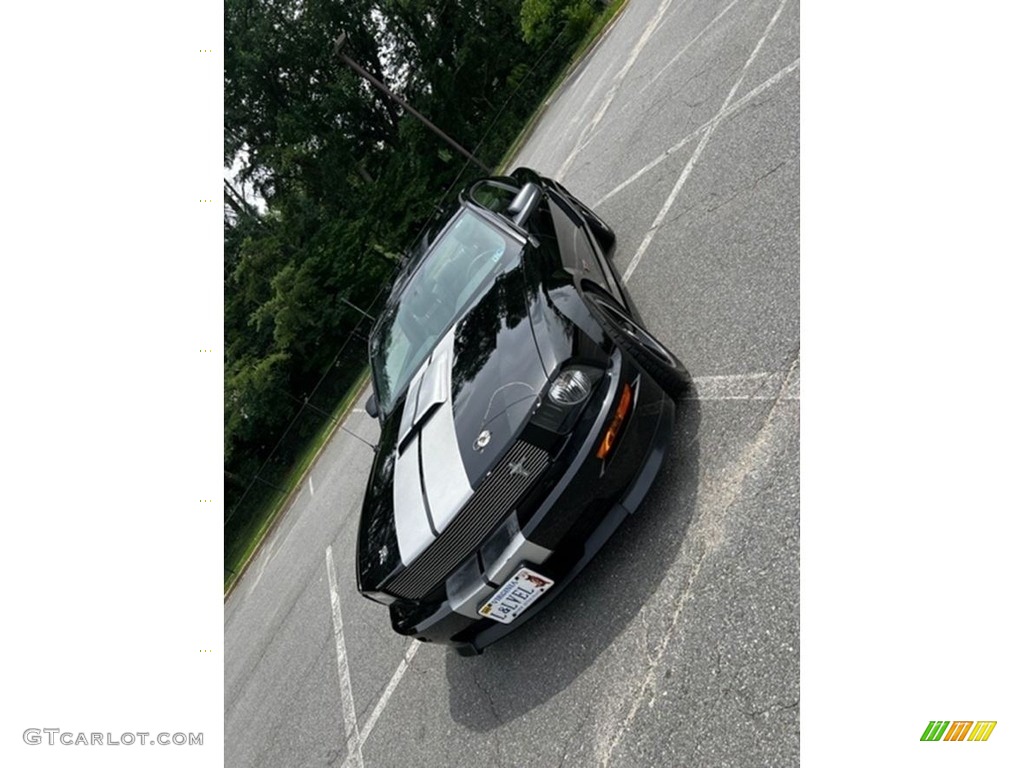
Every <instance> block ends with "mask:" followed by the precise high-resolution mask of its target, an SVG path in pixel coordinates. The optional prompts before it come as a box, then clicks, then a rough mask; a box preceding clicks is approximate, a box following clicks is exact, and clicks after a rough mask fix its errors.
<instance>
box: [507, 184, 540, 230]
mask: <svg viewBox="0 0 1024 768" xmlns="http://www.w3.org/2000/svg"><path fill="white" fill-rule="evenodd" d="M542 197H543V193H542V192H541V189H540V187H538V186H537V185H536V184H534V183H533V182H532V181H531V182H528V183H527V184H525V185H524V186H523V188H522V189H521V190H519V194H518V195H516V196H515V199H514V200H513V201H512V202H511V203H509V206H508V210H506V211H505V213H506V214H507V215H508V216H510V217H511V218H512V222H513V223H514V224H517V225H522V223H523V222H524V221H526V220H527V219H529V218H530V216H532V215H533V212H534V211H535V210H537V206H538V205H540V201H541V198H542Z"/></svg>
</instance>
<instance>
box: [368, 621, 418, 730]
mask: <svg viewBox="0 0 1024 768" xmlns="http://www.w3.org/2000/svg"><path fill="white" fill-rule="evenodd" d="M420 645H422V643H420V642H419V641H417V640H413V641H412V642H410V643H409V648H408V649H407V650H406V651H405V657H404V658H403V659H402V661H401V662H400V663H399V665H398V668H397V669H396V670H395V673H394V674H393V675H392V676H391V680H390V682H388V686H387V688H385V689H384V693H382V694H381V696H380V699H379V700H378V701H377V706H375V707H374V708H373V712H371V713H370V717H369V719H368V720H367V721H366V725H364V726H363V730H362V734H363V735H362V737H361V744H365V743H366V740H367V739H368V738H369V737H370V732H371V731H372V730H373V726H374V725H376V724H377V718H378V717H380V713H381V712H383V711H384V707H386V706H387V705H388V700H389V699H390V698H391V694H393V693H394V692H395V688H397V687H398V683H399V682H400V681H401V679H402V676H403V675H405V671H406V670H407V669H408V668H409V664H410V662H412V658H413V656H415V655H416V651H418V650H419V648H420Z"/></svg>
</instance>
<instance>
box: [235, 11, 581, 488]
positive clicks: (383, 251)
mask: <svg viewBox="0 0 1024 768" xmlns="http://www.w3.org/2000/svg"><path fill="white" fill-rule="evenodd" d="M581 3H583V4H586V5H587V7H588V8H589V3H590V0H525V2H522V3H521V2H518V1H517V0H509V1H507V2H494V0H344V2H321V3H305V2H301V0H226V3H225V76H224V111H225V129H224V162H225V166H226V167H232V166H237V165H240V166H241V170H240V171H239V172H238V174H237V176H236V178H235V180H234V181H233V183H232V185H231V186H232V188H233V189H235V190H237V189H240V188H243V187H244V188H246V189H249V190H251V191H253V192H254V193H255V194H254V196H255V198H256V201H254V200H253V199H249V200H248V201H245V200H242V199H241V195H235V194H232V193H231V192H230V191H229V190H228V191H227V192H228V194H226V201H227V202H228V203H229V204H230V205H229V207H226V208H225V234H224V250H225V262H224V294H225V320H224V322H225V338H226V354H225V456H226V475H227V477H228V479H229V483H228V486H229V487H228V502H229V504H228V506H229V507H231V506H233V505H232V503H231V502H232V501H233V500H234V499H236V498H237V496H238V493H239V490H240V489H241V488H242V487H244V486H246V485H247V484H248V483H249V482H251V480H252V477H253V474H254V473H255V471H256V469H257V468H258V467H259V465H260V464H261V463H262V462H263V461H264V460H266V459H267V457H268V455H269V451H270V449H271V448H272V447H273V446H274V445H275V443H276V441H277V439H278V437H279V436H280V435H281V434H282V433H283V432H284V431H285V429H286V427H288V425H289V423H290V422H291V421H292V420H293V419H294V417H295V414H296V412H297V409H298V408H300V407H301V406H302V404H303V403H304V402H305V399H306V398H307V397H309V396H310V395H311V394H312V393H313V391H314V389H316V392H317V396H320V395H321V394H322V391H324V392H323V393H324V394H325V395H326V396H327V397H330V396H331V395H332V394H334V395H336V393H337V392H341V391H343V390H344V384H345V382H346V381H351V379H352V378H353V377H354V375H355V374H356V368H357V367H356V366H354V365H352V364H350V363H347V362H346V363H345V364H344V365H342V363H341V361H342V360H346V361H348V360H359V359H363V360H365V336H363V335H362V334H365V333H366V332H367V330H368V323H367V322H366V321H365V319H364V318H363V316H362V315H361V314H360V312H359V311H358V310H357V309H353V305H354V306H355V307H359V308H363V309H366V310H367V311H369V312H371V314H372V313H374V311H375V310H376V309H377V308H378V307H377V305H375V303H374V302H375V301H377V302H378V304H379V299H380V296H381V292H382V288H383V287H384V286H385V285H386V284H387V282H388V280H389V278H390V276H391V274H392V272H393V270H394V267H395V265H396V264H397V263H398V261H399V259H400V257H401V254H402V253H403V252H404V251H405V250H406V248H407V247H408V246H409V245H411V243H412V241H413V239H414V237H415V235H416V233H417V231H418V230H419V229H420V227H421V226H422V225H423V224H424V223H425V222H426V221H427V220H428V219H429V218H430V216H431V214H432V212H433V211H434V210H435V206H437V205H438V203H439V202H440V197H441V196H442V194H443V193H444V192H445V190H446V189H447V188H448V187H449V185H450V184H452V182H453V181H455V180H456V178H457V177H459V175H460V173H462V172H463V169H464V159H463V158H462V157H461V156H460V155H458V154H457V153H455V152H453V151H451V149H450V148H449V147H448V146H447V145H446V144H444V143H443V142H442V141H441V140H439V139H438V138H437V137H436V136H435V135H434V134H432V133H431V132H429V131H428V130H427V129H426V128H425V127H424V126H423V125H422V124H421V123H420V122H419V121H418V120H416V119H415V118H414V117H413V116H412V115H411V114H407V113H406V112H405V111H404V110H403V109H402V108H401V107H400V106H398V105H397V104H395V103H394V102H393V101H391V100H390V99H388V98H387V97H385V96H384V95H383V94H381V93H380V92H379V91H377V90H376V89H374V88H372V87H370V86H369V84H368V83H366V82H365V81H364V80H362V79H361V78H360V77H359V76H357V75H356V74H355V73H354V72H353V71H352V70H351V69H350V68H348V67H347V66H345V65H344V64H343V63H342V62H341V60H340V59H339V58H338V57H337V56H335V55H334V54H333V51H332V48H333V44H334V40H335V39H336V38H337V37H338V35H339V34H340V33H341V32H345V33H346V41H345V44H344V51H345V53H346V54H347V55H348V56H349V57H351V58H352V59H353V60H354V61H356V62H358V63H359V64H360V65H361V66H363V67H365V68H366V69H367V70H368V71H369V72H370V73H372V74H373V75H374V76H375V77H377V78H378V79H380V80H382V81H384V82H385V83H386V84H387V85H388V86H389V87H390V88H392V89H393V90H394V91H395V92H397V93H398V94H400V95H401V96H402V98H404V99H406V100H407V101H408V102H409V103H410V104H412V105H414V106H415V107H416V109H418V110H419V111H421V112H423V113H424V114H425V115H427V116H428V117H429V118H430V119H431V120H432V121H433V122H434V123H435V124H437V125H438V126H440V127H441V128H442V129H443V130H444V131H446V132H447V133H448V134H450V135H451V136H453V137H454V138H455V139H456V140H457V141H458V142H460V143H461V144H462V145H463V146H465V147H468V148H471V149H472V148H475V150H476V154H477V155H478V156H479V157H481V158H482V159H483V160H484V161H485V162H486V163H487V164H493V163H496V162H497V161H498V159H499V158H500V157H501V155H502V154H503V152H504V150H505V149H506V148H507V146H508V144H509V142H510V141H511V140H512V139H513V138H514V137H515V136H516V135H517V133H518V131H519V129H520V128H521V126H522V124H523V122H524V120H525V118H526V117H528V116H529V114H530V113H531V112H532V110H533V109H534V108H535V106H536V104H537V101H538V100H539V98H540V97H541V96H542V95H543V94H544V93H545V92H546V90H547V88H548V86H549V85H550V82H551V79H552V77H553V76H554V75H555V74H556V73H557V71H558V70H559V69H560V68H561V66H562V65H563V64H564V62H565V56H566V54H567V52H568V51H569V50H571V48H572V46H573V45H574V44H575V42H576V40H577V39H578V37H579V35H580V34H582V31H578V32H572V33H571V34H570V32H571V29H567V30H566V32H565V33H563V34H561V35H559V32H560V31H561V30H562V28H563V25H565V24H567V23H569V24H572V23H573V22H572V18H573V17H572V8H573V7H576V6H581ZM545 4H546V5H545ZM538 5H539V6H544V7H545V8H546V9H547V11H546V16H544V19H543V23H540V22H537V23H536V24H534V23H533V22H531V26H530V27H529V31H527V25H526V23H525V21H524V20H525V19H526V18H527V15H528V14H527V9H528V8H531V7H533V6H538ZM581 7H582V6H581ZM531 13H535V12H533V11H531ZM577 15H578V14H577ZM530 18H533V17H532V16H531V17H530ZM540 30H543V34H541V33H540ZM553 41H554V42H555V45H552V42H553ZM472 175H475V174H474V173H473V171H472V170H471V171H470V172H468V173H467V174H466V175H464V176H462V178H463V179H466V180H468V178H470V177H471V176H472ZM257 208H258V209H259V210H257ZM360 322H361V323H362V325H361V326H360V336H359V337H358V338H356V339H354V340H353V341H352V342H351V343H350V345H349V346H350V347H354V348H355V352H354V354H349V353H348V352H346V353H345V356H344V357H342V358H339V350H340V349H341V348H342V345H343V344H345V342H346V340H348V339H349V337H350V334H351V333H352V332H353V329H355V328H356V326H357V323H360ZM325 376H327V377H328V378H329V380H330V385H329V386H326V385H322V384H321V382H323V381H324V380H325ZM346 377H348V378H347V379H346ZM318 385H320V386H319V388H317V387H318ZM318 403H319V407H320V408H321V409H323V410H330V408H331V407H332V403H331V402H329V401H327V400H320V401H318ZM285 448H287V446H285ZM278 453H280V454H281V455H282V456H284V458H285V459H287V458H288V456H287V455H286V454H287V450H284V449H279V451H278Z"/></svg>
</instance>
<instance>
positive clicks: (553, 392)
mask: <svg viewBox="0 0 1024 768" xmlns="http://www.w3.org/2000/svg"><path fill="white" fill-rule="evenodd" d="M603 375H604V370H603V369H601V368H597V367H596V366H593V365H576V364H573V365H568V366H566V367H565V368H563V369H562V370H561V371H560V372H559V373H558V374H557V375H556V376H555V377H554V378H553V379H552V380H551V382H550V383H549V384H548V389H547V393H546V394H545V396H544V397H543V398H542V399H541V401H540V404H539V405H538V407H537V410H536V412H535V413H534V415H533V419H532V421H533V423H534V424H536V425H537V426H539V427H542V428H544V429H546V430H548V431H549V432H555V433H557V434H565V433H566V432H568V431H569V430H570V429H572V426H573V424H575V423H576V420H577V419H578V418H579V416H580V414H581V413H582V412H583V409H584V407H585V406H586V404H587V401H588V400H589V399H590V396H591V395H592V394H593V392H594V387H595V386H597V383H598V382H599V381H600V380H601V377H602V376H603Z"/></svg>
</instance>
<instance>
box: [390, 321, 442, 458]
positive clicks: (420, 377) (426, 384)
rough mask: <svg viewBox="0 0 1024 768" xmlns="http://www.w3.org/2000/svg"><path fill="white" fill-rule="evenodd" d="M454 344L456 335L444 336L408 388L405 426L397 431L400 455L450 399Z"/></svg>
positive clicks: (404, 416)
mask: <svg viewBox="0 0 1024 768" xmlns="http://www.w3.org/2000/svg"><path fill="white" fill-rule="evenodd" d="M453 341H454V335H453V334H451V333H449V334H448V335H447V336H445V338H444V339H442V340H441V343H440V344H438V345H437V347H436V348H435V349H434V351H433V353H432V354H431V356H430V359H429V360H427V362H426V363H424V364H423V367H422V368H421V369H420V371H419V373H417V374H416V376H415V377H414V378H413V382H412V384H410V385H409V394H408V396H407V397H406V400H405V410H403V411H402V423H401V426H400V427H399V429H398V452H399V454H401V453H402V451H404V450H405V449H406V447H407V446H408V445H409V443H410V442H411V441H412V438H413V436H414V435H416V434H417V433H418V432H419V431H420V429H422V428H423V425H424V424H426V423H427V421H429V420H430V417H431V416H433V415H434V412H435V411H437V410H438V409H439V408H440V407H441V406H442V405H443V404H444V403H446V402H448V399H449V397H450V396H451V389H452V383H451V378H452V362H451V361H452V346H453Z"/></svg>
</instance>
